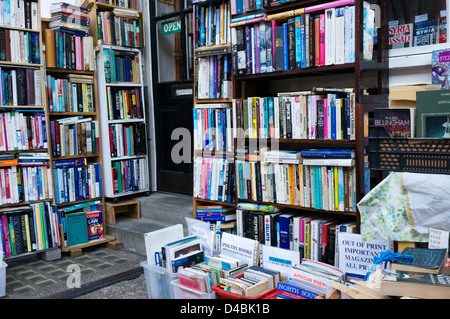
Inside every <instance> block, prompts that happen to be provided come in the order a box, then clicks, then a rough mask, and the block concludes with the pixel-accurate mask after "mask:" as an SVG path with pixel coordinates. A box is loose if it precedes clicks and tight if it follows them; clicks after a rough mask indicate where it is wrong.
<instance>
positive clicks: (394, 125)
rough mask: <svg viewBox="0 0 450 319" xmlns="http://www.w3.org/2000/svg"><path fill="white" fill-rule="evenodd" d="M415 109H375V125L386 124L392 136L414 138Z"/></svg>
mask: <svg viewBox="0 0 450 319" xmlns="http://www.w3.org/2000/svg"><path fill="white" fill-rule="evenodd" d="M415 111H416V110H415V109H413V108H389V109H375V110H374V112H373V114H374V115H373V117H374V125H375V126H384V127H385V128H386V129H387V130H388V132H389V133H390V134H391V136H392V137H406V138H413V137H414V133H415Z"/></svg>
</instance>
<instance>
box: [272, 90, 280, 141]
mask: <svg viewBox="0 0 450 319" xmlns="http://www.w3.org/2000/svg"><path fill="white" fill-rule="evenodd" d="M279 104H280V103H279V98H278V97H274V98H273V110H274V123H275V138H280V107H279Z"/></svg>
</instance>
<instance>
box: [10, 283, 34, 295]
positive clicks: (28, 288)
mask: <svg viewBox="0 0 450 319" xmlns="http://www.w3.org/2000/svg"><path fill="white" fill-rule="evenodd" d="M35 290H36V289H34V288H33V287H32V286H30V285H27V286H23V287H20V288H17V289H14V292H15V293H19V294H25V293H27V292H30V291H35Z"/></svg>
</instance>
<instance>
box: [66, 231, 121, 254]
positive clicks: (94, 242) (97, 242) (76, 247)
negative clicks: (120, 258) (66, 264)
mask: <svg viewBox="0 0 450 319" xmlns="http://www.w3.org/2000/svg"><path fill="white" fill-rule="evenodd" d="M115 239H116V238H115V237H114V236H111V235H104V237H103V238H102V239H96V240H91V241H89V242H87V243H84V244H79V245H72V246H65V245H61V251H62V252H70V251H73V250H79V249H83V248H87V247H91V246H95V245H100V244H105V243H107V242H110V241H113V240H115Z"/></svg>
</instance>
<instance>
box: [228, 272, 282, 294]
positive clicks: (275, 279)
mask: <svg viewBox="0 0 450 319" xmlns="http://www.w3.org/2000/svg"><path fill="white" fill-rule="evenodd" d="M279 281H280V273H279V272H278V271H274V270H270V269H267V268H263V267H259V266H250V267H248V268H246V269H245V270H244V271H243V273H242V274H241V275H238V276H228V277H226V278H221V279H220V288H221V289H222V290H224V291H226V292H230V293H234V294H237V295H241V296H247V297H258V296H260V295H262V294H264V293H268V292H270V291H271V290H273V289H275V287H277V285H278V283H279Z"/></svg>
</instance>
